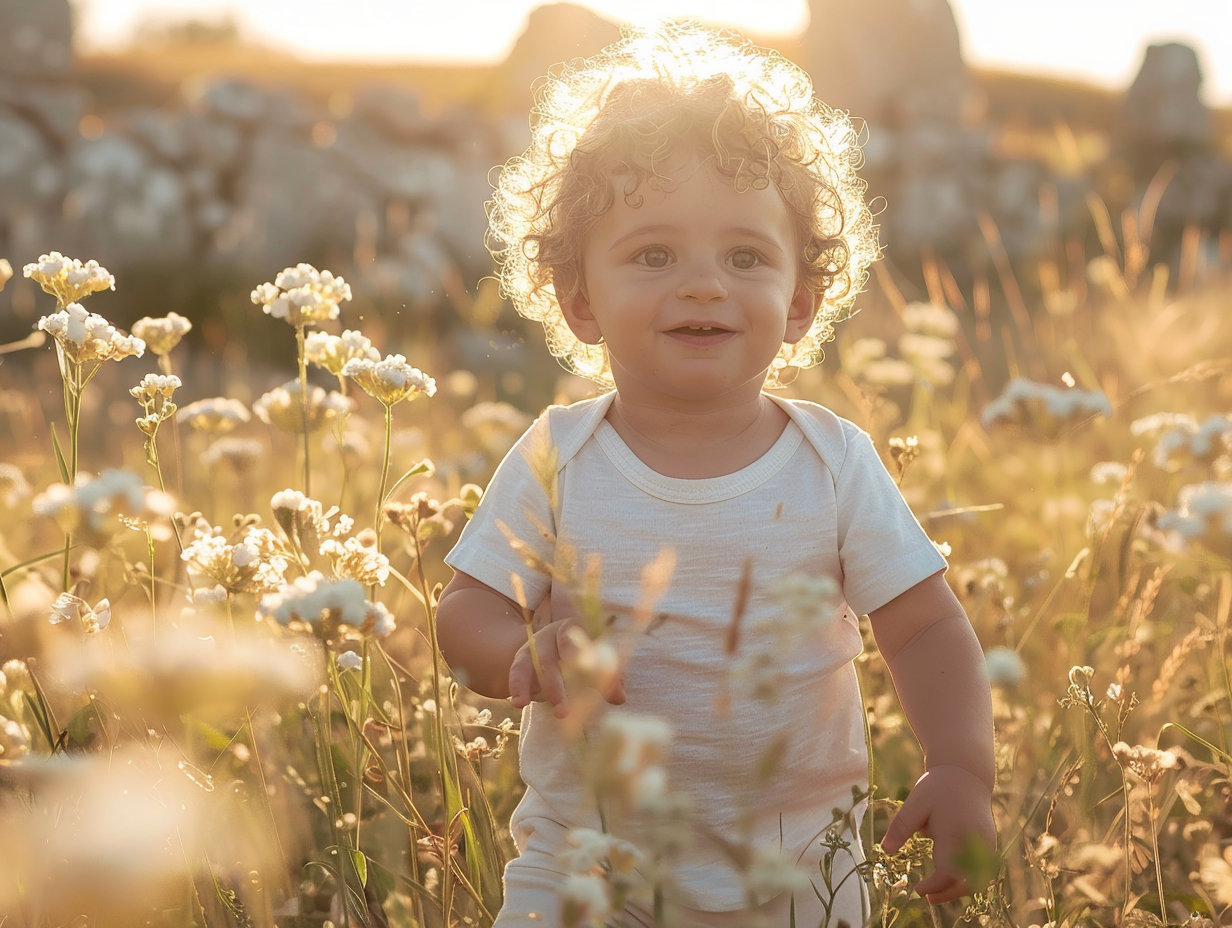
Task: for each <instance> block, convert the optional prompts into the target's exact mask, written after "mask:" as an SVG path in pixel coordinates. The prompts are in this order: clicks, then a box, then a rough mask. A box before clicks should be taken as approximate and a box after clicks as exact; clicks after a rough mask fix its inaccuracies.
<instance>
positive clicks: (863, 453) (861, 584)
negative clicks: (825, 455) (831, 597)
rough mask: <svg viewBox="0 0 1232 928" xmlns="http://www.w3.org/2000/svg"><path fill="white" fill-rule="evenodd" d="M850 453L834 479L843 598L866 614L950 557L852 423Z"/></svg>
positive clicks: (944, 562) (941, 566) (925, 576)
mask: <svg viewBox="0 0 1232 928" xmlns="http://www.w3.org/2000/svg"><path fill="white" fill-rule="evenodd" d="M847 426H848V428H846V429H845V431H846V432H847V435H846V438H847V453H846V454H845V455H844V458H843V463H842V466H841V467H840V469H839V472H838V474H837V475H836V477H835V495H836V498H837V502H838V546H839V561H840V562H841V564H842V568H843V596H844V598H845V599H846V600H847V603H848V604H849V605H850V606H851V608H852V609H854V610H855V611H856V612H857V613H860V614H861V615H864V614H867V613H869V612H872V611H873V610H874V609H878V608H880V607H881V606H884V605H885V604H886V603H888V602H889V601H890V600H892V599H893V598H894V597H896V596H898V595H899V594H900V593H905V592H906V591H907V590H909V589H911V587H913V586H915V585H916V584H917V583H919V582H920V581H921V580H924V579H926V578H928V577H931V576H932V575H933V574H935V573H937V571H939V570H945V569H946V561H945V558H944V557H942V556H941V552H940V551H938V550H937V547H936V545H934V544H933V543H932V541H931V540H930V539H929V537H928V535H927V534H925V532H924V529H923V528H921V527H920V523H919V522H918V521H917V520H916V518H915V516H914V515H913V514H912V512H911V509H910V508H909V507H908V506H907V503H906V501H905V500H904V499H903V496H902V494H901V493H900V492H899V491H898V487H897V486H895V485H894V480H893V479H892V478H891V477H890V474H889V473H888V472H887V471H886V469H885V465H884V464H882V463H881V458H879V457H878V456H877V452H876V450H875V449H874V448H873V442H872V439H870V438H869V436H868V434H867V433H866V432H864V431H862V430H860V429H859V428H858V427H856V426H854V425H851V424H850V423H847Z"/></svg>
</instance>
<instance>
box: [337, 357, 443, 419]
mask: <svg viewBox="0 0 1232 928" xmlns="http://www.w3.org/2000/svg"><path fill="white" fill-rule="evenodd" d="M342 375H343V376H344V377H349V378H351V379H352V380H354V381H355V382H356V383H357V384H359V385H360V386H361V387H363V389H364V392H366V393H367V394H368V395H369V396H371V397H372V398H373V399H375V400H377V401H379V402H380V403H382V404H384V405H385V406H393V405H394V404H395V403H400V402H402V401H403V400H406V399H411V400H413V399H417V398H418V397H420V396H432V395H433V394H434V393H436V381H435V380H433V379H432V378H431V377H429V376H428V375H427V374H425V373H424V372H423V371H421V370H420V369H419V368H417V367H411V365H409V364H407V363H406V358H405V357H403V356H402V355H400V354H393V355H389V356H388V357H385V358H383V359H381V360H380V361H373V360H370V359H368V358H352V359H351V360H349V361H347V362H346V364H345V365H344V366H343V368H342Z"/></svg>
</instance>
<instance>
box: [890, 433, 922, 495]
mask: <svg viewBox="0 0 1232 928" xmlns="http://www.w3.org/2000/svg"><path fill="white" fill-rule="evenodd" d="M889 444H890V459H891V460H892V461H893V462H894V466H895V467H897V468H898V479H899V482H900V483H901V482H902V479H903V476H904V475H905V474H906V473H907V468H908V467H909V466H911V462H912V461H914V460H915V459H916V458H918V457H919V456H920V450H921V449H920V439H919V438H918V437H917V436H915V435H909V436H907V437H906V438H891V439H890V442H889Z"/></svg>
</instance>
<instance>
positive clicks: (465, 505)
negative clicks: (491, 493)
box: [458, 483, 483, 519]
mask: <svg viewBox="0 0 1232 928" xmlns="http://www.w3.org/2000/svg"><path fill="white" fill-rule="evenodd" d="M481 499H483V487H480V486H477V485H476V484H473V483H467V484H464V485H463V487H462V489H461V490H459V491H458V501H459V502H461V503H462V514H463V515H465V516H466V518H467V519H470V517H471V516H473V515H474V514H475V510H476V509H478V508H479V501H480V500H481Z"/></svg>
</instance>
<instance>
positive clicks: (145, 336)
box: [133, 313, 192, 357]
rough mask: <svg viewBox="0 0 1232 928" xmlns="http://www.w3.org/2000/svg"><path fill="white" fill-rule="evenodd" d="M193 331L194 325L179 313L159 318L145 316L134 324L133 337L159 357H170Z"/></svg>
mask: <svg viewBox="0 0 1232 928" xmlns="http://www.w3.org/2000/svg"><path fill="white" fill-rule="evenodd" d="M191 329H192V323H191V322H189V321H188V320H187V319H185V318H184V317H183V316H181V315H180V314H179V313H167V315H165V316H161V317H158V318H151V317H150V316H143V317H142V318H140V319H138V320H137V321H136V322H134V323H133V335H135V336H137V337H138V338H140V339H141V340H142V341H144V342H145V345H146V347H147V348H149V349H150V351H151V352H153V353H154V354H156V355H158V356H159V357H166V356H167V355H169V354H170V353H171V349H172V348H174V347H175V346H176V345H178V344H179V343H180V339H181V338H183V337H184V336H185V335H187V334H188V332H189V331H190V330H191Z"/></svg>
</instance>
